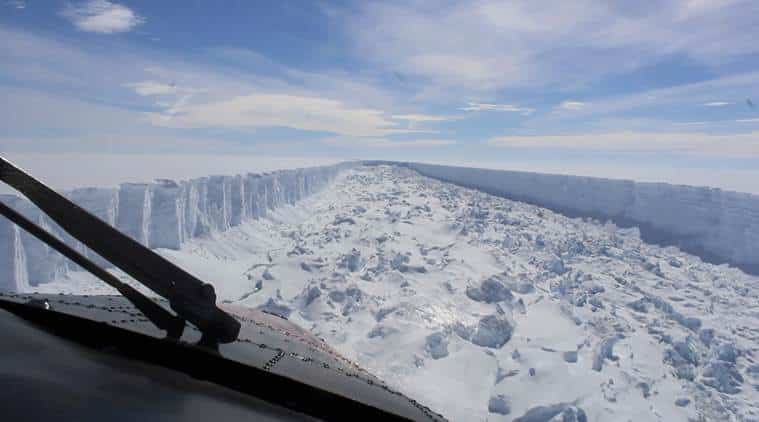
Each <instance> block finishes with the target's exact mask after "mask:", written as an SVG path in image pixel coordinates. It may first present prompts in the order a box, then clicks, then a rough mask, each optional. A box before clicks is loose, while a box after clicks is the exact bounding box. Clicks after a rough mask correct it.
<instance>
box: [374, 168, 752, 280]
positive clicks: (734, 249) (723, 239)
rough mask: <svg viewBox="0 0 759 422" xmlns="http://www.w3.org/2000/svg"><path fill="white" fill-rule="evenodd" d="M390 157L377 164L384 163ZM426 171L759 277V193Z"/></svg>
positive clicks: (468, 170)
mask: <svg viewBox="0 0 759 422" xmlns="http://www.w3.org/2000/svg"><path fill="white" fill-rule="evenodd" d="M377 163H382V162H371V163H369V164H377ZM386 164H399V165H404V166H407V167H409V168H411V169H413V170H416V171H418V172H419V173H421V174H422V175H425V176H428V177H433V178H436V179H439V180H443V181H446V182H451V183H455V184H458V185H461V186H466V187H471V188H475V189H480V190H483V191H485V192H488V193H492V194H494V195H498V196H503V197H507V198H510V199H514V200H518V201H523V202H528V203H532V204H535V205H539V206H543V207H546V208H549V209H552V210H555V211H558V212H561V213H563V214H566V215H570V216H587V217H594V218H600V219H610V220H612V221H614V222H616V223H617V224H620V225H622V226H632V225H635V226H638V227H639V228H640V230H641V236H642V237H643V239H644V240H646V241H650V242H654V243H659V244H665V245H676V246H679V247H680V248H681V249H683V250H684V251H687V252H689V253H692V254H695V255H698V256H700V257H702V258H703V259H705V260H707V261H711V262H717V263H730V264H732V265H734V266H737V267H739V268H741V269H743V270H744V271H747V272H750V273H754V274H759V196H757V195H751V194H748V193H740V192H731V191H723V190H721V189H717V188H708V187H695V186H681V185H671V184H667V183H639V182H633V181H630V180H611V179H602V178H595V177H579V176H563V175H554V174H541V173H529V172H518V171H503V170H487V169H477V168H467V167H452V166H442V165H433V164H421V163H386Z"/></svg>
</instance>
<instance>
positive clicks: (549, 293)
mask: <svg viewBox="0 0 759 422" xmlns="http://www.w3.org/2000/svg"><path fill="white" fill-rule="evenodd" d="M344 170H345V171H342V172H335V177H334V178H332V179H330V178H327V177H323V176H322V175H320V174H315V173H312V174H311V176H308V174H304V176H303V177H302V178H301V179H300V180H301V182H299V181H298V180H299V178H298V176H297V173H296V174H294V175H292V176H293V177H292V178H287V179H286V178H277V180H276V183H275V180H272V178H271V177H270V176H271V175H257V176H255V177H253V176H247V175H246V176H241V177H242V183H241V184H242V186H243V187H242V188H241V197H246V198H250V202H246V203H245V205H240V209H243V208H244V209H248V210H249V214H248V215H252V216H257V217H258V218H247V219H241V221H240V224H239V225H234V226H233V225H231V224H230V228H229V229H227V230H225V231H217V230H211V231H209V232H208V233H206V234H204V235H202V236H199V237H197V236H188V237H187V238H186V239H184V241H183V242H182V243H181V244H180V247H179V248H178V249H169V248H160V249H158V252H159V253H161V254H162V255H164V256H165V257H167V258H168V259H170V260H172V261H174V262H176V263H177V264H178V265H180V266H182V267H183V268H186V269H187V270H188V271H190V272H192V273H193V274H195V275H197V276H198V277H200V278H201V279H204V280H207V281H209V282H211V283H213V284H214V285H215V287H216V290H217V295H218V297H219V299H220V300H223V301H225V302H231V303H234V304H236V305H241V306H247V307H251V308H263V309H267V310H269V311H271V312H276V313H280V314H287V315H288V318H289V319H290V320H291V321H293V322H295V323H297V324H298V325H300V326H301V327H303V328H305V329H308V330H310V331H311V332H313V333H314V334H315V335H317V336H319V337H322V338H324V339H325V341H326V342H327V343H329V344H330V345H331V346H333V347H334V348H336V349H337V350H338V351H339V352H340V353H342V354H343V355H344V356H346V357H347V358H349V359H352V360H354V361H356V362H358V364H360V365H361V366H362V367H364V368H366V369H367V370H369V371H371V372H373V373H375V374H376V375H377V376H379V377H380V378H382V379H383V380H385V381H386V382H388V383H389V384H391V385H392V386H393V387H394V388H398V389H399V390H401V391H403V392H404V393H406V394H408V395H409V396H411V397H413V398H414V399H416V400H418V401H419V402H421V403H423V404H424V405H427V406H430V407H431V408H433V409H434V410H435V411H438V412H441V413H443V414H444V415H445V416H447V417H448V418H449V419H451V420H474V421H484V420H489V421H510V420H521V421H549V420H551V421H555V420H572V421H582V420H587V421H605V420H666V421H688V420H736V421H738V420H756V419H757V418H759V405H757V403H759V387H757V386H759V362H757V358H759V357H758V356H757V353H758V352H759V328H757V327H759V324H758V323H757V322H759V321H758V320H759V312H758V311H757V310H756V298H757V297H759V284H757V283H758V282H759V277H757V276H754V275H750V274H747V273H745V272H743V271H741V270H739V269H737V268H734V267H729V266H727V265H714V264H711V263H708V262H704V261H703V260H702V259H701V258H700V257H698V256H696V255H693V254H690V253H688V252H685V251H684V250H682V249H679V248H678V247H675V246H662V245H657V244H653V243H649V242H646V241H645V240H644V239H641V234H640V230H639V229H637V228H634V227H630V228H623V227H618V226H616V225H615V224H613V223H610V222H606V223H602V222H599V221H596V220H593V219H589V218H584V219H581V218H570V217H567V216H565V215H562V214H559V213H557V212H554V211H551V210H549V209H546V208H541V207H538V206H536V205H530V204H527V203H524V202H517V201H514V200H511V199H506V198H503V197H500V196H502V195H499V196H493V195H489V194H486V193H483V192H481V191H478V190H472V189H468V188H465V187H461V186H456V185H452V184H449V183H445V182H442V181H439V180H435V179H431V178H427V177H423V176H420V175H419V174H418V173H416V172H414V171H412V170H410V169H408V168H403V167H392V166H371V167H357V168H353V169H344ZM337 173H339V174H337ZM203 180H207V179H202V180H198V179H196V180H195V181H191V182H182V183H180V184H179V185H180V186H183V187H184V188H183V189H184V190H183V192H186V193H185V194H184V198H186V199H185V200H184V202H182V201H179V203H180V204H185V205H183V206H184V207H185V208H184V212H183V214H184V215H185V216H186V217H187V216H190V215H194V216H195V217H194V218H195V220H194V221H195V223H191V222H190V221H189V218H185V220H184V221H185V223H184V224H185V226H186V228H185V232H188V233H191V232H192V230H190V229H192V228H193V227H197V224H198V223H197V222H200V221H203V220H204V219H207V218H209V216H210V215H211V213H208V212H207V211H206V210H207V202H206V201H207V196H206V194H205V193H203V192H204V189H206V188H207V186H208V185H207V183H205V182H203ZM230 180H231V181H232V182H231V184H230V186H235V182H234V179H233V178H232V179H230ZM246 181H247V182H246ZM317 181H321V183H322V185H321V187H322V188H323V189H321V190H320V191H319V192H318V193H316V194H312V195H309V196H307V197H304V196H303V195H299V194H298V192H300V190H299V189H298V188H296V189H290V188H288V186H296V187H297V186H304V188H303V191H304V192H313V189H312V188H310V187H308V186H312V184H313V183H316V182H317ZM328 183H329V184H328ZM193 186H194V188H193V189H190V188H189V187H193ZM238 186H239V184H238ZM478 187H480V188H482V187H481V186H478ZM230 189H231V188H230ZM191 192H195V193H191ZM233 197H234V195H233ZM155 198H156V195H155V194H154V195H153V207H152V209H153V211H152V212H153V213H156V211H155V209H156V201H155ZM599 201H600V199H599ZM233 202H235V203H236V202H238V201H237V200H234V201H233ZM239 202H240V203H242V201H239ZM190 203H193V204H195V205H193V206H192V207H190ZM248 204H249V205H248ZM270 204H276V206H274V207H273V208H272V207H270ZM231 207H232V208H230V210H231V211H232V212H231V215H235V212H234V206H233V205H232V206H231ZM190 208H192V209H193V210H194V211H193V212H188V210H189V209H190ZM232 220H234V219H232ZM3 227H4V226H0V230H5V229H4V228H3ZM209 227H211V226H209ZM2 236H3V238H5V236H6V234H5V232H3V234H2ZM0 246H2V245H0ZM0 251H1V249H0ZM3 256H5V255H3ZM0 259H2V256H0ZM114 274H116V275H117V276H119V277H123V274H121V273H120V272H118V271H114ZM483 286H484V287H485V288H484V289H483ZM24 289H30V290H37V291H42V292H76V293H86V294H102V293H110V292H112V291H111V290H109V289H108V288H107V286H103V285H102V283H99V282H98V281H97V280H93V278H92V277H91V276H89V275H88V274H86V273H83V272H81V271H68V272H66V273H64V274H62V275H60V276H59V277H58V278H57V279H56V280H55V281H53V282H50V283H45V284H40V285H38V286H31V287H24ZM473 292H474V293H475V294H472V293H473ZM505 292H508V293H505Z"/></svg>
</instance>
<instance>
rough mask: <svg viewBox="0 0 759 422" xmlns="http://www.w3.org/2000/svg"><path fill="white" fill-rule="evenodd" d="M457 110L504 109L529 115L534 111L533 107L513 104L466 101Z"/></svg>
mask: <svg viewBox="0 0 759 422" xmlns="http://www.w3.org/2000/svg"><path fill="white" fill-rule="evenodd" d="M459 110H463V111H505V112H512V113H521V114H523V115H529V114H532V113H534V112H535V109H534V108H530V107H519V106H516V105H513V104H493V103H467V105H466V106H465V107H461V108H460V109H459Z"/></svg>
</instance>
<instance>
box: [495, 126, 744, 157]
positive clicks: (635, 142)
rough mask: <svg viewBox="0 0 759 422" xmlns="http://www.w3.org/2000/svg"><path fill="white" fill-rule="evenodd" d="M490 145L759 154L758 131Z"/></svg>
mask: <svg viewBox="0 0 759 422" xmlns="http://www.w3.org/2000/svg"><path fill="white" fill-rule="evenodd" d="M486 143H487V144H488V145H490V146H494V147H510V148H559V149H576V150H597V151H632V152H649V151H659V152H680V153H695V154H704V155H718V156H751V157H759V132H750V133H737V134H736V133H733V134H710V133H702V132H658V133H657V132H610V133H588V134H576V135H528V136H500V137H496V138H491V139H489V140H487V141H486Z"/></svg>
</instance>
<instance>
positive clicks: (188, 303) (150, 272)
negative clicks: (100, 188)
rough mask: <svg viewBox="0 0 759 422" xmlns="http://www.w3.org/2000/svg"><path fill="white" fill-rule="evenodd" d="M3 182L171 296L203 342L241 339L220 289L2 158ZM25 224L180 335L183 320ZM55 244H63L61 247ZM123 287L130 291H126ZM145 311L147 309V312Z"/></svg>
mask: <svg viewBox="0 0 759 422" xmlns="http://www.w3.org/2000/svg"><path fill="white" fill-rule="evenodd" d="M0 180H2V181H3V182H5V183H7V184H8V185H10V186H11V187H13V188H14V189H16V190H18V191H19V192H21V193H23V194H24V196H26V197H27V198H29V200H30V201H31V202H33V203H34V204H35V205H36V206H37V207H39V208H40V209H41V210H42V211H43V212H45V214H47V215H48V216H49V217H50V218H51V219H52V220H53V221H55V222H56V223H58V225H59V226H60V227H61V228H63V229H64V230H65V231H66V232H68V233H69V234H70V235H72V236H73V237H74V238H76V239H77V240H79V241H80V242H82V243H83V244H84V245H86V246H87V247H89V248H90V249H92V250H93V251H95V252H96V253H98V254H99V255H100V256H102V257H103V258H105V259H106V260H108V261H109V262H111V263H112V264H113V265H115V266H116V267H118V268H120V269H121V270H123V271H124V272H125V273H127V274H129V275H130V276H132V277H133V278H134V279H135V280H137V281H139V282H140V283H142V284H143V285H145V286H146V287H148V288H149V289H150V290H152V291H154V292H156V293H157V294H158V295H160V296H162V297H163V298H165V299H166V300H168V301H169V305H170V306H171V309H172V310H174V311H175V312H176V313H177V315H179V317H180V318H181V319H183V320H186V321H189V322H191V323H192V324H194V325H195V326H196V327H198V329H199V330H200V331H201V332H202V333H203V335H202V338H201V341H200V343H201V344H203V345H210V346H213V345H216V344H218V343H231V342H233V341H235V340H236V339H237V336H238V334H239V332H240V323H239V322H238V321H237V320H236V319H234V318H233V317H232V316H231V315H229V314H227V313H226V312H224V311H222V310H221V309H219V308H218V307H217V306H216V292H215V290H214V288H213V286H211V285H210V284H208V283H204V282H202V281H201V280H198V279H197V278H195V277H194V276H192V275H191V274H189V273H187V272H186V271H184V270H182V269H181V268H179V267H177V266H176V265H174V264H172V263H171V262H169V261H168V260H166V259H165V258H163V257H162V256H160V255H158V254H157V253H155V252H153V251H151V250H150V249H148V248H147V247H145V246H143V245H141V244H140V243H138V242H137V241H135V240H133V239H132V238H130V237H129V236H127V235H125V234H123V233H121V232H119V231H118V230H116V229H115V228H113V227H111V226H110V225H108V224H107V223H106V222H104V221H103V220H101V219H99V218H97V217H95V216H94V215H92V214H90V213H89V212H87V211H85V210H84V209H82V208H81V207H79V206H78V205H76V204H74V203H73V202H71V201H70V200H69V199H67V198H66V197H64V196H63V195H61V194H59V193H57V192H55V191H54V190H52V189H50V188H49V187H47V186H45V185H44V184H43V183H42V182H40V181H38V180H36V179H35V178H33V177H32V176H30V175H29V174H27V173H25V172H24V171H23V170H21V169H19V168H18V167H16V166H14V165H13V164H11V163H10V162H9V161H8V160H6V159H5V158H3V157H0ZM2 210H3V215H5V216H6V217H8V216H11V217H8V218H10V219H11V220H12V221H14V220H13V219H14V218H16V219H17V220H18V221H20V222H22V223H23V221H22V220H20V219H18V217H21V218H23V219H24V220H26V219H25V218H24V217H23V216H21V215H20V214H18V213H16V212H15V211H13V210H12V209H10V208H9V207H7V206H3V207H2ZM14 222H16V221H14ZM26 223H28V224H27V227H29V228H32V231H29V230H28V229H27V228H26V227H24V228H25V230H27V231H29V232H30V233H31V234H33V235H34V236H36V237H38V238H40V239H41V240H43V241H45V242H46V243H48V242H47V240H54V242H53V243H52V244H51V243H48V244H49V245H50V246H51V247H53V248H55V249H56V250H57V251H58V252H60V253H62V254H63V255H66V256H67V257H69V258H71V257H72V256H73V257H76V260H75V262H77V264H79V265H81V266H82V267H83V268H85V269H87V270H88V271H90V272H92V273H93V274H94V275H96V276H97V277H99V278H100V279H101V280H103V281H105V282H106V283H108V284H109V285H111V286H113V287H115V288H117V289H119V291H120V292H122V294H124V296H125V297H127V298H128V299H130V300H131V301H132V303H134V304H135V306H136V307H137V308H138V309H140V310H141V311H142V312H143V313H145V315H146V317H149V318H151V316H149V315H148V313H149V314H150V315H152V318H151V321H152V320H153V318H155V321H153V322H154V323H155V324H156V325H158V326H159V327H160V328H162V329H164V330H167V332H168V333H169V336H175V335H176V330H177V328H176V323H177V322H176V321H177V320H180V319H179V318H177V317H175V316H173V315H171V314H170V313H169V312H168V311H166V310H165V309H163V308H161V307H160V306H159V305H158V304H156V303H154V302H152V301H151V300H150V299H148V298H147V297H145V296H143V295H142V294H141V293H139V292H138V291H137V290H134V289H133V288H132V287H130V286H128V285H126V284H124V283H122V282H121V281H119V280H118V279H116V278H115V277H114V276H112V275H111V274H110V273H108V272H107V271H105V270H103V269H102V268H100V267H98V266H97V265H96V264H95V263H93V262H92V261H90V260H89V259H87V258H86V257H84V256H82V255H81V254H79V253H78V252H76V251H74V250H73V249H71V248H70V247H68V246H67V245H65V244H64V243H63V242H60V241H59V240H58V239H57V238H55V237H54V236H52V235H50V234H48V233H47V232H45V231H44V230H43V229H41V228H39V227H37V226H36V225H35V224H34V223H32V222H31V221H29V220H26ZM17 224H18V223H17ZM29 224H31V226H29ZM19 225H21V224H19ZM22 227H23V226H22ZM43 233H44V234H43ZM38 235H40V236H43V237H44V238H45V239H43V237H40V236H38ZM56 245H57V246H58V247H60V246H62V247H63V248H62V249H59V248H58V247H56ZM72 253H73V254H72ZM74 254H76V255H74ZM72 259H73V258H72ZM82 263H84V265H82ZM104 277H105V278H104ZM112 283H114V284H112ZM117 286H120V287H117ZM124 286H126V287H124ZM122 290H123V291H122ZM124 291H126V292H128V293H124ZM148 302H149V303H148ZM151 304H152V305H151ZM153 305H155V306H153ZM156 308H160V309H161V310H158V309H156ZM143 309H145V310H147V313H146V312H145V310H143ZM169 317H171V318H169ZM172 318H173V319H174V320H172ZM159 323H160V324H161V325H159ZM180 334H181V331H180Z"/></svg>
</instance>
